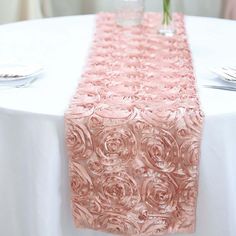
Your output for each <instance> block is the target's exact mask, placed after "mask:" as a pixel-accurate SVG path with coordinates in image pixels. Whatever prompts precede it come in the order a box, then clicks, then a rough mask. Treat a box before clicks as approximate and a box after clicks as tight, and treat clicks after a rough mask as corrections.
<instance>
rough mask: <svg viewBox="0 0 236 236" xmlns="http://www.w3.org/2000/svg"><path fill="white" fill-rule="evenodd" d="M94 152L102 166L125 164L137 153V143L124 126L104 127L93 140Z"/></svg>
mask: <svg viewBox="0 0 236 236" xmlns="http://www.w3.org/2000/svg"><path fill="white" fill-rule="evenodd" d="M94 146H95V151H96V153H97V155H98V157H99V159H100V161H101V163H102V164H103V165H106V166H109V165H117V164H118V163H127V162H128V161H129V160H130V159H133V158H134V157H135V155H136V153H137V141H136V138H135V136H134V134H133V133H132V131H131V130H130V129H128V128H126V127H125V126H115V127H106V128H104V129H103V130H100V131H99V132H98V133H97V134H96V135H95V139H94Z"/></svg>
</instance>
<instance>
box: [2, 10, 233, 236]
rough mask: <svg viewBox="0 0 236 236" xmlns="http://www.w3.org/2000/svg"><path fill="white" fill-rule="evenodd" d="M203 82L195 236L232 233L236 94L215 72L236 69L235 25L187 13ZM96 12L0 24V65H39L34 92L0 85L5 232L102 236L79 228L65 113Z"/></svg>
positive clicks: (11, 234) (32, 235) (6, 234)
mask: <svg viewBox="0 0 236 236" xmlns="http://www.w3.org/2000/svg"><path fill="white" fill-rule="evenodd" d="M185 21H186V28H187V35H188V38H189V43H190V47H191V50H192V56H193V63H194V68H195V72H196V78H197V87H198V91H199V96H200V100H201V104H202V109H203V111H204V113H205V123H204V131H203V138H202V146H201V161H200V187H199V197H198V209H197V227H196V233H194V234H192V236H235V235H236V224H235V222H236V201H235V199H236V171H235V170H236V158H235V157H236V145H235V143H236V141H235V140H236V138H235V133H236V92H230V91H223V90H213V89H207V88H204V87H203V85H204V84H209V83H219V81H218V80H217V78H216V76H215V75H213V74H212V73H211V72H210V68H212V67H217V66H222V65H232V64H233V63H234V64H235V66H236V61H235V55H236V49H235V42H236V31H235V28H236V22H235V21H227V20H220V19H213V18H212V19H211V18H201V17H189V16H187V17H186V18H185ZM94 29H95V16H93V15H90V16H73V17H61V18H52V19H44V20H35V21H28V22H21V23H15V24H7V25H2V26H0V63H1V62H5V61H7V60H8V61H14V62H18V63H19V62H20V63H28V64H32V63H33V64H35V63H38V64H41V65H43V67H44V70H45V72H44V75H43V77H42V78H41V79H39V80H37V81H35V82H34V83H33V84H32V85H31V86H30V87H28V88H11V89H6V88H0V235H4V236H55V235H56V236H78V235H84V236H99V235H100V236H102V235H106V234H104V233H99V232H95V231H90V230H82V231H80V230H78V229H76V228H75V227H74V225H73V220H72V217H71V211H70V192H69V181H68V167H67V164H68V163H67V156H66V151H65V143H64V112H65V110H66V109H67V107H68V105H69V102H70V99H71V97H72V96H73V94H74V92H75V89H76V86H77V84H78V81H79V80H80V77H81V73H82V71H83V68H84V66H85V64H86V58H87V56H88V50H89V48H90V45H91V41H92V39H93V32H94Z"/></svg>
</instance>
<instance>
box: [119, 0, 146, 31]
mask: <svg viewBox="0 0 236 236" xmlns="http://www.w3.org/2000/svg"><path fill="white" fill-rule="evenodd" d="M116 2H117V3H116V4H117V12H116V22H117V24H118V25H120V26H123V27H129V26H136V25H140V24H141V22H142V18H143V12H144V0H116Z"/></svg>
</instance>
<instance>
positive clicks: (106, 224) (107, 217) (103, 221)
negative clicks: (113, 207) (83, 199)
mask: <svg viewBox="0 0 236 236" xmlns="http://www.w3.org/2000/svg"><path fill="white" fill-rule="evenodd" d="M96 225H97V227H98V229H102V230H104V231H106V232H110V233H114V234H124V232H125V234H126V235H138V234H139V233H140V229H139V225H138V224H137V222H136V219H135V217H134V216H133V215H132V214H128V215H121V214H118V213H117V214H116V213H111V212H106V213H104V214H103V215H101V216H100V217H98V218H97V219H96Z"/></svg>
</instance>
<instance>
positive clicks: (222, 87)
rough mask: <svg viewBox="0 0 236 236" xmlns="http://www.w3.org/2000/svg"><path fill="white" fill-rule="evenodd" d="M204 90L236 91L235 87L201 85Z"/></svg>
mask: <svg viewBox="0 0 236 236" xmlns="http://www.w3.org/2000/svg"><path fill="white" fill-rule="evenodd" d="M203 86H204V87H205V88H211V89H221V90H228V91H236V87H231V86H224V85H203Z"/></svg>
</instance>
